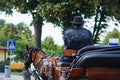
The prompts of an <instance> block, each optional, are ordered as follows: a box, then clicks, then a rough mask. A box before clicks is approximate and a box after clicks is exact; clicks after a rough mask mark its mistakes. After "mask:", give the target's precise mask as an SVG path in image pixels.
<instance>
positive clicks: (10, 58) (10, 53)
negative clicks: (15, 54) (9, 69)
mask: <svg viewBox="0 0 120 80" xmlns="http://www.w3.org/2000/svg"><path fill="white" fill-rule="evenodd" d="M11 62H12V50H11V51H10V63H11Z"/></svg>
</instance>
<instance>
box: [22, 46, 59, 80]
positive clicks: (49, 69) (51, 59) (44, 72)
mask: <svg viewBox="0 0 120 80" xmlns="http://www.w3.org/2000/svg"><path fill="white" fill-rule="evenodd" d="M24 59H25V62H24V64H25V68H26V69H28V68H30V65H31V64H32V63H33V66H34V67H35V68H36V69H37V73H38V75H37V77H38V79H39V80H47V79H53V74H54V73H53V69H54V67H55V66H56V65H57V62H59V61H60V59H61V57H59V56H48V55H47V54H46V53H45V52H44V51H42V50H40V49H39V48H37V47H28V46H26V52H25V53H24Z"/></svg>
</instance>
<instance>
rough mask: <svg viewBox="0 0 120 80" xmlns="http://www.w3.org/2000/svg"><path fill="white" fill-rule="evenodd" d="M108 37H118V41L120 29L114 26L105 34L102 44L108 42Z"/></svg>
mask: <svg viewBox="0 0 120 80" xmlns="http://www.w3.org/2000/svg"><path fill="white" fill-rule="evenodd" d="M109 38H118V39H119V42H120V31H118V30H117V29H116V28H114V29H113V31H111V32H109V33H108V34H107V35H106V36H105V39H104V40H103V44H105V45H107V44H108V43H109Z"/></svg>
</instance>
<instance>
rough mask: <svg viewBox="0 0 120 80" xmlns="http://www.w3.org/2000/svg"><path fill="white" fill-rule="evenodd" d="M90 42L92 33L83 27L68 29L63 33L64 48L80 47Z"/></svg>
mask: <svg viewBox="0 0 120 80" xmlns="http://www.w3.org/2000/svg"><path fill="white" fill-rule="evenodd" d="M91 44H92V34H91V32H90V31H89V30H87V29H85V28H83V27H77V28H73V29H68V30H67V31H65V34H64V46H65V49H81V48H82V47H84V46H88V45H91Z"/></svg>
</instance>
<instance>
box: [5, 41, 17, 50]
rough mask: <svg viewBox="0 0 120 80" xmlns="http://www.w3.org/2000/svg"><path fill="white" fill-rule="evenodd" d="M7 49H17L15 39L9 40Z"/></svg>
mask: <svg viewBox="0 0 120 80" xmlns="http://www.w3.org/2000/svg"><path fill="white" fill-rule="evenodd" d="M7 49H8V50H16V42H15V41H12V40H10V41H8V42H7Z"/></svg>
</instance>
